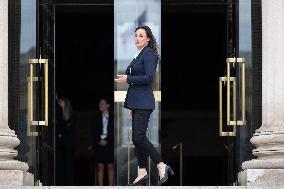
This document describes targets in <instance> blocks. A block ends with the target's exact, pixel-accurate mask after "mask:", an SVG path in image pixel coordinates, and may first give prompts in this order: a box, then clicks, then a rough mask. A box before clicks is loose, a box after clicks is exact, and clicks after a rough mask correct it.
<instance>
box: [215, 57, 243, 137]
mask: <svg viewBox="0 0 284 189" xmlns="http://www.w3.org/2000/svg"><path fill="white" fill-rule="evenodd" d="M226 63H227V76H226V77H219V114H220V117H219V135H220V136H236V126H237V125H246V117H245V112H246V110H245V109H246V107H245V103H246V101H245V59H244V58H227V59H226ZM231 64H232V65H233V66H235V64H239V65H240V66H241V103H242V105H241V119H240V120H237V107H236V104H237V99H236V93H237V91H236V90H237V86H236V82H237V77H231V72H230V70H231ZM223 82H224V83H225V84H226V85H227V120H226V123H227V126H233V130H232V131H230V132H224V131H223V90H222V83H223ZM231 83H232V85H233V118H231V117H232V116H231Z"/></svg>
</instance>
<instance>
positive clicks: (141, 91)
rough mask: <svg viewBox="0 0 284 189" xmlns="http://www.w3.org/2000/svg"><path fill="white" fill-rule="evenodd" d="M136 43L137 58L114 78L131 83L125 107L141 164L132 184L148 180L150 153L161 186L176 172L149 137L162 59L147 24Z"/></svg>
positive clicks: (142, 28) (138, 33)
mask: <svg viewBox="0 0 284 189" xmlns="http://www.w3.org/2000/svg"><path fill="white" fill-rule="evenodd" d="M135 44H136V47H137V49H138V52H137V54H136V55H135V58H134V59H133V61H132V62H131V63H130V65H129V66H128V67H127V69H126V71H125V75H118V78H117V79H115V81H116V82H117V83H128V84H129V87H128V91H127V95H126V99H125V103H124V107H125V108H127V109H129V110H130V111H129V114H130V115H131V116H132V141H133V144H134V146H135V154H136V156H137V159H138V165H139V170H138V176H137V178H136V179H135V180H134V182H133V183H132V184H131V185H142V184H143V183H146V181H147V180H148V179H149V176H148V174H147V169H146V168H147V157H148V156H150V157H151V159H152V161H153V162H154V163H155V164H156V165H157V168H158V172H159V177H160V179H159V182H158V184H159V185H161V184H163V183H164V182H165V181H166V180H167V179H168V175H169V174H168V173H170V174H171V175H173V170H172V168H171V167H170V166H168V165H166V164H165V163H163V160H162V157H161V155H160V154H159V153H158V152H157V150H156V149H155V147H154V146H153V144H152V143H151V142H150V141H149V140H148V138H147V137H146V131H147V128H148V122H149V118H150V115H151V113H152V112H153V110H154V109H155V99H154V95H153V91H152V83H153V79H154V76H155V72H156V68H157V63H158V60H159V54H158V47H157V43H156V39H155V37H154V36H153V34H152V31H151V29H150V28H149V27H148V26H140V27H138V28H136V30H135Z"/></svg>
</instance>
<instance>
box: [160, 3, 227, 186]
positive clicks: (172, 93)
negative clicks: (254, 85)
mask: <svg viewBox="0 0 284 189" xmlns="http://www.w3.org/2000/svg"><path fill="white" fill-rule="evenodd" d="M222 2H223V1H219V2H217V1H214V2H212V3H194V2H191V3H187V2H183V1H179V2H176V1H175V2H172V1H165V2H164V4H162V64H163V66H162V93H163V94H162V102H163V103H162V124H161V145H162V154H164V155H163V157H165V158H166V159H165V161H166V162H168V163H169V164H172V166H173V168H174V170H176V173H177V174H176V175H177V176H176V177H173V178H172V180H170V181H169V182H168V185H179V184H181V182H182V185H211V186H212V185H213V186H217V185H219V186H220V185H229V184H230V181H228V173H229V169H230V167H229V165H228V153H227V151H226V148H225V143H224V141H223V138H221V137H219V133H218V121H219V112H218V111H219V109H218V108H219V105H218V77H219V76H220V75H223V74H224V65H225V61H226V57H227V5H226V4H225V3H222ZM181 145H182V148H183V154H181V153H180V149H179V148H181ZM180 156H182V157H183V165H182V168H183V179H182V180H180V177H181V175H180V174H179V173H180V168H181V167H180Z"/></svg>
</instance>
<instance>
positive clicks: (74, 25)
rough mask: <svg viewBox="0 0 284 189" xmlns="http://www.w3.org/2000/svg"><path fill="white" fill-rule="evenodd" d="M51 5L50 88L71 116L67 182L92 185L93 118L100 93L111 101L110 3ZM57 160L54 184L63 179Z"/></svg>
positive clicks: (93, 182)
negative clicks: (53, 78)
mask: <svg viewBox="0 0 284 189" xmlns="http://www.w3.org/2000/svg"><path fill="white" fill-rule="evenodd" d="M55 10H56V21H55V36H56V37H55V38H56V40H55V41H56V42H55V43H56V44H55V49H56V50H55V59H56V61H55V62H56V65H55V66H56V92H57V97H58V98H59V97H66V98H68V99H69V100H70V102H71V105H72V107H73V111H74V114H75V117H76V124H75V130H74V133H73V138H74V141H75V144H74V145H75V148H74V164H73V168H74V175H73V178H74V179H73V182H74V183H73V184H74V185H81V186H82V185H86V186H89V185H96V184H97V183H96V175H95V165H94V154H93V150H92V148H91V146H92V145H93V137H94V136H93V135H92V130H93V127H94V120H93V119H94V117H95V115H96V114H97V113H98V111H99V110H98V102H99V100H100V99H101V98H106V99H108V100H109V101H110V102H113V56H114V55H113V54H114V53H113V5H112V4H104V5H102V4H96V5H89V4H88V5H84V4H79V5H78V4H56V9H55ZM112 106H113V104H112V103H111V107H112ZM59 154H60V153H58V155H59ZM58 155H57V156H58ZM61 163H62V162H61V161H60V160H58V161H57V165H56V168H57V171H56V172H57V177H56V178H57V181H56V185H68V183H64V178H62V176H63V175H64V173H63V172H62V168H63V167H62V166H60V164H61ZM62 173H63V174H62Z"/></svg>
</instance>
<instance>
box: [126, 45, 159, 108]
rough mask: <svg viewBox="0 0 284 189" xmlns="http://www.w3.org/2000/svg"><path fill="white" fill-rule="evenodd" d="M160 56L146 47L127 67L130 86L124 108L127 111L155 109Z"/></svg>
mask: <svg viewBox="0 0 284 189" xmlns="http://www.w3.org/2000/svg"><path fill="white" fill-rule="evenodd" d="M157 64H158V56H157V55H156V54H155V53H154V52H153V50H152V49H151V48H150V47H148V46H146V47H144V48H143V49H142V50H141V52H140V53H139V54H138V56H137V57H136V58H135V59H133V61H132V62H131V63H130V64H129V66H128V67H127V69H126V71H125V74H126V75H127V83H128V84H129V87H128V90H127V94H126V98H125V102H124V107H125V108H127V109H131V110H132V109H152V110H154V109H155V98H154V95H153V91H152V83H153V80H154V76H155V72H156V68H157Z"/></svg>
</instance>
